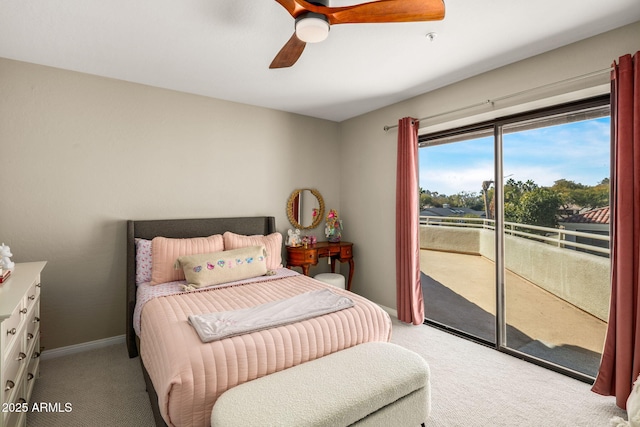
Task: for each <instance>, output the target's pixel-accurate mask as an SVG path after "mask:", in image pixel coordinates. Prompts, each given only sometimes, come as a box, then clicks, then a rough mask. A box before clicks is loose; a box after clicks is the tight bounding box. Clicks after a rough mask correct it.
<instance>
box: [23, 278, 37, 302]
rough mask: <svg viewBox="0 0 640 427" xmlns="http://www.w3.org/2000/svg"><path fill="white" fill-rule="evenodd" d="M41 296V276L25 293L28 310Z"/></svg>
mask: <svg viewBox="0 0 640 427" xmlns="http://www.w3.org/2000/svg"><path fill="white" fill-rule="evenodd" d="M38 297H40V278H38V280H35V281H34V282H33V284H32V285H31V286H29V290H28V291H27V293H26V295H25V301H24V305H25V307H26V308H27V310H31V307H33V306H34V305H35V303H36V300H37V299H38Z"/></svg>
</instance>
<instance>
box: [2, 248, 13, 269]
mask: <svg viewBox="0 0 640 427" xmlns="http://www.w3.org/2000/svg"><path fill="white" fill-rule="evenodd" d="M12 256H13V254H12V253H11V248H10V247H9V246H7V245H5V244H4V243H3V244H2V245H0V257H1V258H0V268H2V270H11V269H12V268H13V267H14V266H15V263H14V262H13V261H11V258H10V257H12Z"/></svg>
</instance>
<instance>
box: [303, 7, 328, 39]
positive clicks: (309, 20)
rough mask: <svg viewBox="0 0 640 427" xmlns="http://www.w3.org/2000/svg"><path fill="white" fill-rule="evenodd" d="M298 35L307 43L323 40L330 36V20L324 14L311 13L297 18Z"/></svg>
mask: <svg viewBox="0 0 640 427" xmlns="http://www.w3.org/2000/svg"><path fill="white" fill-rule="evenodd" d="M310 15H313V16H310ZM296 36H297V37H298V38H299V39H300V40H302V41H303V42H305V43H318V42H321V41H323V40H325V39H326V38H327V37H328V36H329V22H328V20H327V18H326V17H325V16H324V15H320V14H317V13H313V14H312V13H309V14H307V15H306V16H304V17H300V18H299V19H296Z"/></svg>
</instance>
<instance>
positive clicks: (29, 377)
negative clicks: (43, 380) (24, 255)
mask: <svg viewBox="0 0 640 427" xmlns="http://www.w3.org/2000/svg"><path fill="white" fill-rule="evenodd" d="M45 265H46V262H45V261H40V262H25V263H16V265H15V268H14V269H13V272H12V273H11V276H10V277H9V278H8V280H7V281H6V282H4V283H2V284H0V322H2V328H1V329H0V385H1V386H2V392H1V393H2V394H0V410H1V412H0V427H21V426H24V425H25V423H26V420H27V410H28V409H29V398H30V396H31V392H32V391H33V385H34V383H35V379H36V378H37V377H38V368H39V363H40V272H42V269H43V268H44V266H45Z"/></svg>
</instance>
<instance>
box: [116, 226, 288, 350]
mask: <svg viewBox="0 0 640 427" xmlns="http://www.w3.org/2000/svg"><path fill="white" fill-rule="evenodd" d="M225 231H231V232H233V233H236V234H244V235H253V234H265V235H266V234H270V233H273V232H275V231H276V222H275V218H274V217H272V216H257V217H239V218H199V219H161V220H142V221H133V220H129V221H127V309H126V312H127V349H128V350H129V357H136V356H137V355H138V347H137V344H136V334H135V331H134V329H133V311H134V309H135V306H136V247H135V239H136V238H141V239H149V240H151V239H153V238H154V237H157V236H163V237H171V238H190V237H203V236H211V235H212V234H223V233H224V232H225Z"/></svg>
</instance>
